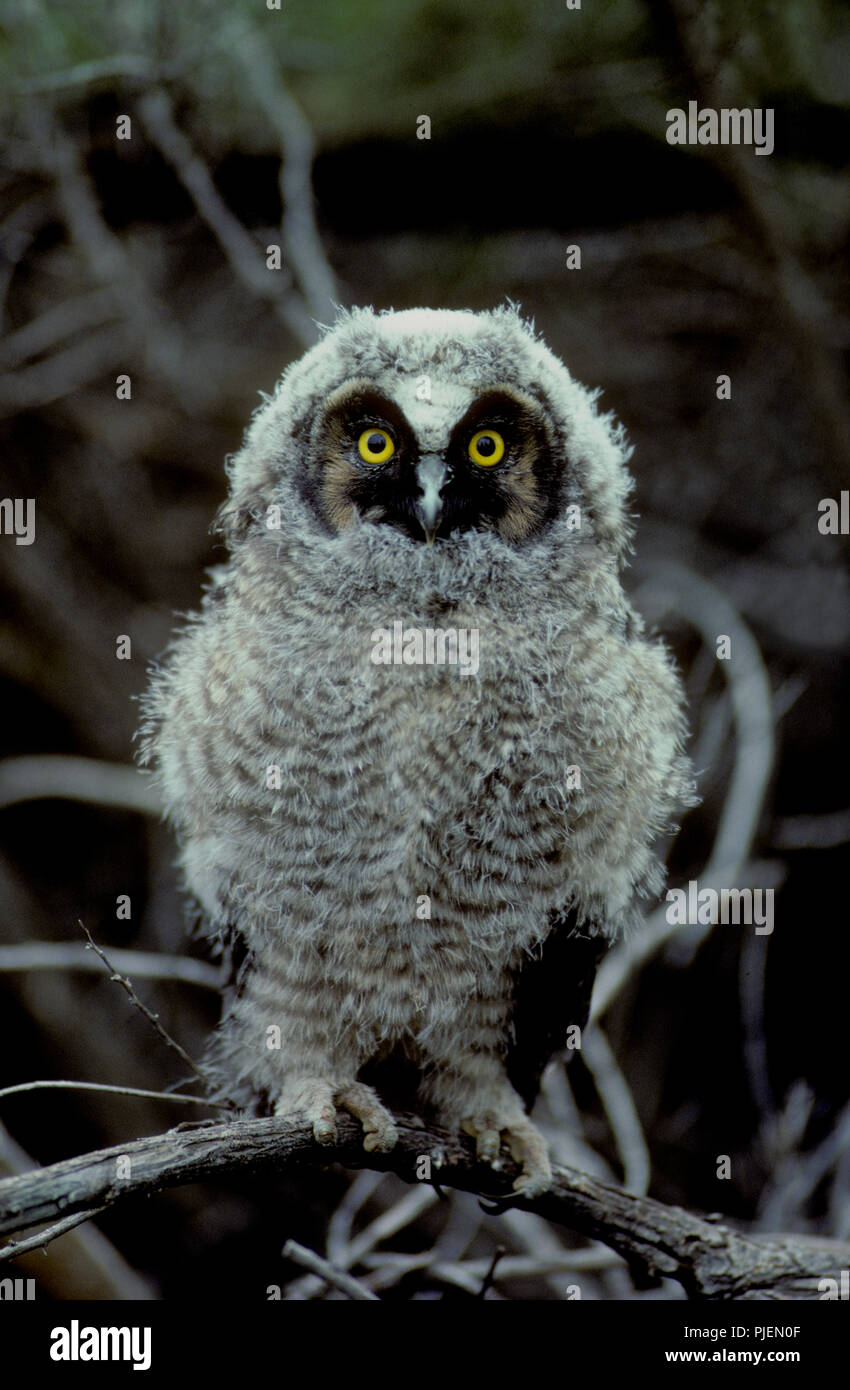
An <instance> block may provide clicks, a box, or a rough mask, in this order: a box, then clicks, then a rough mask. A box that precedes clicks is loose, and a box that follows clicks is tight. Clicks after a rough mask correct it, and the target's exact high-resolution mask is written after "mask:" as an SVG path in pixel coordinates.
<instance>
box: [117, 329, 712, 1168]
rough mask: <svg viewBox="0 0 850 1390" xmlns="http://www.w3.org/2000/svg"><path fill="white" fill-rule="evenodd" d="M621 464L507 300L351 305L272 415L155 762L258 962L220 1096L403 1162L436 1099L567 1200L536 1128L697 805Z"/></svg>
mask: <svg viewBox="0 0 850 1390" xmlns="http://www.w3.org/2000/svg"><path fill="white" fill-rule="evenodd" d="M626 458H627V449H626V446H625V442H624V438H623V435H622V432H621V430H620V429H619V428H618V427H617V426H616V425H615V424H614V423H613V422H612V420H611V419H610V418H609V417H606V416H604V415H601V414H600V413H599V412H598V411H597V409H596V406H595V396H594V394H592V393H590V392H588V391H587V390H585V388H584V387H582V386H581V385H579V384H578V383H577V382H576V381H574V380H573V378H572V377H571V376H570V374H569V372H568V371H567V369H566V368H565V367H564V366H563V365H562V364H561V363H560V362H559V361H558V360H557V359H556V358H555V357H554V356H553V355H552V353H551V352H550V351H549V350H548V349H547V348H546V347H545V345H544V344H543V343H542V342H541V341H540V339H539V338H538V337H536V336H535V333H534V331H533V329H532V328H531V327H530V326H529V325H527V324H526V323H524V322H523V320H522V319H521V318H520V317H519V315H518V314H517V313H516V311H515V310H514V309H513V308H500V309H497V310H495V311H493V312H490V313H480V314H476V313H468V312H454V311H451V312H449V311H434V310H426V309H417V310H410V311H405V312H403V313H391V312H387V313H374V312H373V311H372V310H370V309H355V310H353V311H351V312H349V313H343V314H341V316H340V317H339V319H338V321H337V322H336V324H335V325H334V326H333V328H332V329H331V330H329V331H328V332H327V333H326V334H325V336H324V337H323V339H322V340H321V342H320V343H319V344H318V345H317V346H316V347H314V348H312V349H311V350H310V351H309V352H308V353H306V355H305V356H304V357H302V358H301V359H300V360H299V361H297V362H295V363H294V364H293V365H292V366H290V367H289V368H288V370H287V371H285V372H284V374H283V377H282V378H281V380H280V382H279V384H278V386H277V389H276V391H275V393H274V396H273V397H272V398H270V399H267V400H266V401H265V403H264V405H263V406H262V407H261V408H260V409H259V411H258V412H257V414H256V416H255V418H254V420H253V423H252V424H251V426H250V428H249V430H248V432H247V435H246V439H245V443H244V447H243V448H242V450H241V452H240V453H239V454H238V455H237V456H236V457H235V458H234V459H233V460H232V462H231V463H230V466H229V477H230V495H229V498H228V500H227V502H226V504H225V506H224V508H223V510H222V513H221V518H220V525H221V529H222V531H223V533H224V535H225V537H226V539H227V543H228V546H229V551H230V558H229V560H228V562H227V563H226V564H225V565H224V566H222V567H221V569H220V570H218V571H217V572H216V573H215V575H214V577H213V583H212V585H211V587H210V589H209V591H208V593H207V595H206V599H205V603H204V606H203V609H202V611H201V613H200V614H199V615H198V616H197V617H196V618H194V619H193V620H192V621H191V622H190V624H189V625H188V627H187V628H186V629H185V630H184V631H183V632H182V633H181V634H180V635H179V636H178V637H177V638H176V640H175V641H174V643H173V645H172V647H171V648H170V650H169V653H168V655H167V658H166V660H165V662H164V665H163V668H162V669H161V670H160V671H158V672H157V673H156V674H155V677H154V680H153V684H152V688H151V692H150V694H149V696H148V706H147V715H148V722H147V728H146V734H145V751H144V757H145V759H146V760H147V761H148V762H150V763H152V764H153V765H155V767H156V770H157V775H158V777H159V781H160V784H161V787H162V792H163V795H164V798H165V803H166V806H167V809H168V812H169V814H170V816H171V818H172V820H173V822H174V824H175V826H176V828H177V832H178V837H179V842H180V846H181V859H182V866H183V870H184V873H185V879H186V884H187V886H188V889H189V890H190V892H191V894H192V895H193V896H194V898H195V899H196V900H197V902H198V903H199V904H200V905H201V908H202V909H203V914H204V918H205V921H206V926H207V930H208V932H209V934H210V935H211V936H214V937H215V936H218V937H221V938H224V939H227V938H229V939H231V940H233V941H236V942H237V943H238V945H239V946H240V948H241V952H240V953H241V955H242V964H241V967H240V970H239V972H238V976H237V978H236V981H235V990H234V992H233V997H232V998H231V999H230V1000H229V1002H228V1004H227V1007H226V1010H225V1017H224V1019H223V1022H222V1025H221V1027H220V1029H219V1031H218V1033H217V1035H216V1038H215V1040H214V1043H213V1046H212V1051H211V1055H210V1059H209V1064H210V1067H211V1068H212V1069H213V1070H214V1073H215V1075H216V1077H217V1079H218V1084H219V1087H220V1091H221V1093H222V1094H226V1095H228V1096H230V1097H233V1098H235V1099H236V1100H237V1101H238V1102H239V1103H240V1104H242V1105H244V1106H246V1107H248V1106H259V1107H262V1108H266V1109H270V1108H271V1109H275V1110H276V1111H277V1112H279V1113H291V1112H294V1111H300V1112H303V1113H304V1114H305V1115H306V1116H307V1118H308V1120H309V1122H310V1123H311V1124H312V1126H313V1130H314V1133H315V1136H316V1138H317V1139H318V1140H320V1141H322V1142H328V1143H331V1142H333V1141H334V1139H335V1137H336V1117H337V1112H338V1111H339V1110H340V1109H344V1110H347V1111H349V1112H350V1113H351V1114H353V1115H354V1116H356V1117H357V1118H358V1119H359V1120H360V1121H361V1122H362V1126H363V1130H364V1145H365V1147H366V1148H367V1149H388V1148H391V1147H392V1145H393V1144H394V1142H395V1140H396V1138H397V1133H396V1129H395V1126H394V1123H393V1119H392V1115H391V1113H390V1111H389V1109H388V1108H387V1105H386V1104H385V1101H386V1100H387V1098H388V1097H391V1096H395V1095H397V1094H399V1090H398V1087H399V1086H400V1084H401V1082H402V1081H403V1080H405V1079H406V1080H407V1081H411V1080H412V1082H413V1084H414V1085H415V1087H416V1096H417V1100H416V1104H417V1105H418V1106H419V1107H420V1108H421V1109H422V1110H423V1111H425V1112H426V1113H428V1114H429V1115H433V1116H435V1117H436V1118H438V1119H439V1120H441V1121H442V1122H443V1123H444V1124H446V1125H448V1126H450V1127H461V1128H462V1129H464V1130H465V1131H466V1132H467V1133H469V1134H471V1135H473V1136H475V1138H476V1141H477V1149H478V1153H479V1155H480V1156H481V1157H482V1158H483V1159H484V1160H486V1161H488V1162H490V1163H492V1164H493V1165H494V1166H498V1165H499V1163H500V1154H501V1152H502V1146H503V1144H504V1146H505V1147H506V1149H507V1150H508V1151H509V1152H510V1153H511V1154H512V1155H513V1157H514V1158H515V1159H516V1160H517V1161H518V1163H519V1164H520V1165H521V1174H520V1176H519V1178H518V1179H517V1181H516V1183H515V1187H516V1188H517V1189H518V1190H520V1191H522V1192H523V1193H525V1194H533V1193H536V1192H539V1191H541V1190H542V1189H544V1188H545V1187H546V1186H547V1185H548V1183H549V1182H550V1181H551V1172H550V1168H549V1161H548V1157H547V1151H546V1144H545V1142H544V1141H543V1139H542V1137H541V1135H540V1134H539V1132H538V1131H537V1129H536V1128H535V1127H534V1125H533V1124H532V1123H531V1121H530V1119H529V1118H528V1114H527V1109H528V1108H529V1107H530V1105H531V1103H532V1102H533V1100H534V1097H535V1095H536V1093H537V1090H538V1087H539V1082H540V1076H541V1073H542V1070H543V1067H544V1066H545V1064H546V1062H547V1061H548V1059H549V1058H550V1056H551V1055H552V1053H553V1052H554V1051H556V1050H558V1049H561V1048H563V1047H564V1045H565V1040H566V1030H567V1028H568V1027H569V1026H570V1025H571V1024H578V1025H579V1026H581V1025H583V1024H584V1022H585V1021H586V1016H587V1008H588V1001H589V994H590V988H591V985H592V982H593V976H594V973H595V968H596V964H597V961H598V959H599V956H600V955H601V953H602V952H603V950H604V949H605V947H606V945H607V944H608V943H610V941H611V940H612V939H615V938H617V937H619V936H621V935H622V934H623V933H624V932H626V931H628V930H629V929H630V927H631V926H632V925H633V924H635V923H636V922H637V921H639V919H640V902H641V899H646V898H651V897H653V896H654V895H656V894H657V893H658V891H659V889H660V887H661V884H662V879H663V873H662V869H661V865H660V864H659V862H658V860H657V859H656V857H655V856H654V854H653V851H652V843H653V841H654V840H655V839H656V837H657V836H658V835H659V833H660V832H662V831H664V830H665V829H668V828H669V821H670V817H671V815H672V814H674V812H675V810H676V808H677V807H678V806H682V805H683V804H687V803H688V802H689V800H690V799H691V795H690V781H689V769H688V765H687V762H686V760H685V758H684V756H683V754H682V745H683V739H684V734H685V726H684V721H683V714H682V691H681V688H680V683H679V679H678V677H677V675H676V673H675V670H674V668H673V666H672V664H671V661H670V659H669V658H668V656H667V654H666V652H665V650H664V648H663V647H662V645H661V644H660V643H659V642H658V641H655V640H648V639H647V638H645V637H644V636H643V635H642V624H641V621H640V619H639V618H638V616H637V615H636V614H635V613H634V611H633V610H632V608H631V606H630V604H629V602H628V600H627V598H626V596H625V594H624V593H623V590H622V588H621V585H620V580H619V570H620V565H621V562H622V560H623V556H624V552H625V551H626V549H627V547H628V543H629V523H628V521H627V517H626V513H625V506H626V503H627V499H628V496H629V492H630V488H631V483H630V479H629V476H628V474H627V471H626V467H625V460H626ZM429 632H430V634H431V636H430V638H429V635H428V634H429ZM453 635H454V636H453ZM473 653H474V659H473V656H472V654H473ZM453 655H454V656H455V657H456V658H457V659H455V660H452V656H453ZM393 1088H395V1089H393Z"/></svg>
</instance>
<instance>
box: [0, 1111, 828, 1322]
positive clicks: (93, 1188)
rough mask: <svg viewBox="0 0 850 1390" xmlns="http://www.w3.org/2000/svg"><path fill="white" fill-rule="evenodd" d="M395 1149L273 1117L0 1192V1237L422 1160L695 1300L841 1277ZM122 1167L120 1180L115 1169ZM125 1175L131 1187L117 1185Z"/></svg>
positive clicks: (643, 1214) (445, 1143)
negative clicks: (240, 1185)
mask: <svg viewBox="0 0 850 1390" xmlns="http://www.w3.org/2000/svg"><path fill="white" fill-rule="evenodd" d="M396 1118H397V1125H398V1129H399V1141H398V1144H397V1146H396V1148H395V1149H394V1150H393V1152H392V1153H390V1154H377V1153H367V1152H366V1151H365V1150H364V1149H363V1146H362V1132H361V1131H360V1128H359V1126H358V1125H357V1124H356V1123H355V1121H354V1120H352V1119H350V1118H349V1117H347V1116H343V1117H341V1119H340V1125H339V1139H338V1141H337V1143H336V1144H334V1145H328V1146H323V1145H319V1144H317V1143H316V1141H315V1139H314V1138H313V1133H312V1129H311V1128H310V1127H309V1126H308V1125H305V1124H303V1123H301V1122H300V1121H299V1120H297V1119H295V1118H284V1117H277V1116H276V1117H272V1118H263V1119H243V1120H239V1121H230V1122H218V1121H210V1122H202V1123H201V1124H200V1125H190V1126H182V1127H178V1128H177V1129H174V1130H169V1131H168V1132H167V1133H165V1134H160V1135H154V1136H152V1137H150V1138H147V1139H138V1140H135V1141H133V1142H131V1143H128V1144H125V1145H123V1146H121V1147H119V1148H111V1149H101V1150H99V1151H97V1152H95V1153H90V1154H83V1155H81V1156H80V1157H78V1158H71V1159H66V1160H64V1161H63V1162H61V1163H55V1164H52V1165H51V1166H50V1167H49V1168H44V1169H41V1170H40V1171H38V1172H35V1173H24V1174H22V1175H21V1176H19V1177H13V1178H7V1179H5V1180H4V1181H2V1182H0V1234H12V1233H14V1232H17V1231H22V1230H27V1229H29V1228H31V1227H33V1226H36V1225H39V1224H41V1223H42V1222H52V1221H55V1220H56V1219H57V1218H64V1217H66V1216H71V1215H73V1214H74V1213H75V1212H88V1211H91V1210H92V1209H93V1208H95V1207H100V1206H109V1205H112V1204H113V1203H114V1202H117V1201H119V1200H120V1199H121V1197H123V1196H130V1195H136V1196H140V1195H145V1194H149V1193H153V1192H158V1191H161V1190H162V1189H163V1188H167V1187H174V1186H179V1185H180V1184H183V1183H191V1182H200V1181H203V1180H205V1179H208V1178H212V1177H222V1176H224V1175H232V1174H235V1173H241V1174H243V1175H246V1176H247V1175H248V1174H255V1173H260V1172H263V1171H266V1172H273V1173H274V1174H276V1175H278V1176H279V1174H280V1173H281V1172H282V1171H285V1170H287V1171H290V1172H297V1171H298V1170H299V1169H302V1170H303V1169H305V1168H309V1169H315V1168H316V1166H317V1165H325V1164H328V1163H344V1164H346V1165H348V1166H349V1167H369V1168H376V1169H379V1170H383V1171H392V1172H395V1173H397V1174H398V1175H399V1176H400V1177H402V1178H403V1179H405V1181H408V1182H416V1181H417V1176H416V1172H417V1164H418V1163H419V1162H421V1159H422V1158H423V1156H429V1157H430V1158H431V1162H432V1165H434V1164H437V1163H439V1180H440V1183H441V1185H443V1186H446V1187H453V1188H460V1189H461V1190H464V1191H471V1192H477V1193H479V1194H482V1193H486V1194H487V1195H488V1196H489V1197H491V1198H494V1199H495V1200H497V1201H498V1200H500V1199H505V1200H507V1201H509V1202H512V1203H515V1204H516V1205H517V1206H519V1207H521V1208H522V1209H524V1210H526V1211H534V1212H536V1213H538V1214H539V1215H540V1216H542V1217H544V1218H546V1219H547V1220H549V1221H554V1222H557V1223H559V1224H561V1225H565V1226H568V1227H569V1228H570V1229H572V1230H576V1231H580V1232H582V1233H583V1234H585V1235H589V1236H592V1237H594V1238H597V1239H599V1240H601V1241H603V1242H604V1243H605V1244H606V1245H608V1246H610V1248H611V1249H613V1250H616V1251H617V1253H618V1254H620V1255H622V1256H623V1258H624V1259H627V1260H629V1261H631V1262H633V1263H638V1264H641V1265H642V1266H644V1267H645V1268H646V1269H648V1270H649V1271H650V1272H651V1273H652V1274H654V1275H656V1276H658V1277H670V1278H673V1279H676V1280H678V1281H679V1283H680V1284H682V1286H683V1287H684V1289H685V1290H686V1292H687V1293H688V1294H689V1295H690V1296H691V1297H695V1298H706V1299H732V1298H752V1297H780V1296H781V1297H789V1298H795V1297H796V1298H805V1297H809V1298H814V1297H817V1294H818V1280H819V1279H821V1278H823V1277H826V1276H829V1277H832V1278H838V1277H839V1271H840V1269H841V1268H842V1267H845V1268H846V1266H847V1264H848V1261H850V1247H847V1246H845V1245H841V1244H839V1243H838V1242H828V1243H825V1242H822V1241H821V1242H817V1243H815V1242H810V1241H806V1240H804V1239H799V1238H796V1237H789V1236H776V1237H773V1238H770V1239H767V1238H764V1239H762V1238H759V1239H757V1240H754V1239H752V1238H751V1237H749V1236H746V1235H742V1234H740V1233H739V1232H737V1231H734V1230H733V1229H732V1228H731V1227H728V1226H724V1225H721V1224H719V1223H714V1222H712V1221H706V1220H704V1219H703V1218H701V1217H698V1216H693V1215H691V1214H690V1213H689V1212H686V1211H683V1210H682V1209H681V1208H679V1207H668V1206H665V1205H663V1204H662V1203H661V1202H656V1201H653V1200H652V1199H650V1198H648V1197H635V1196H631V1195H630V1194H628V1193H626V1192H623V1191H622V1189H620V1188H617V1187H613V1186H612V1185H610V1184H608V1183H601V1182H598V1181H597V1180H596V1179H594V1178H590V1177H588V1176H587V1175H586V1174H584V1173H579V1172H577V1171H576V1170H575V1169H569V1168H561V1167H558V1168H556V1169H555V1178H554V1183H553V1186H552V1188H551V1190H550V1191H549V1192H546V1193H544V1194H543V1195H541V1196H540V1197H537V1198H535V1199H534V1200H532V1201H526V1200H523V1199H522V1198H517V1197H516V1196H515V1194H513V1193H512V1191H511V1188H510V1184H511V1182H512V1181H513V1179H514V1178H515V1177H516V1176H517V1173H518V1169H517V1168H516V1166H515V1165H514V1164H513V1163H510V1162H506V1164H505V1171H504V1172H500V1173H495V1172H493V1170H491V1169H490V1168H488V1167H487V1166H486V1165H484V1164H481V1163H480V1162H479V1161H478V1160H477V1159H476V1157H475V1151H474V1145H473V1144H472V1142H471V1141H470V1140H469V1139H467V1138H466V1137H465V1136H460V1135H453V1134H449V1133H446V1132H445V1131H443V1130H438V1129H435V1128H430V1127H429V1128H424V1127H423V1126H422V1125H421V1122H419V1121H416V1120H415V1117H412V1116H398V1117H396ZM119 1158H120V1159H122V1160H124V1163H123V1164H122V1167H121V1169H120V1170H119V1168H118V1165H117V1160H118V1159H119ZM119 1171H120V1172H126V1173H128V1174H129V1176H120V1177H119V1176H118V1173H119Z"/></svg>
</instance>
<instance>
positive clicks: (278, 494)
mask: <svg viewBox="0 0 850 1390" xmlns="http://www.w3.org/2000/svg"><path fill="white" fill-rule="evenodd" d="M597 394H598V393H594V392H592V391H589V390H587V389H586V388H585V387H584V386H582V385H581V384H580V383H579V382H577V381H575V380H574V379H573V377H572V376H571V375H570V373H569V372H568V370H567V369H566V367H565V366H564V365H563V363H561V362H560V361H559V360H558V359H557V358H556V357H555V356H554V355H553V353H551V352H550V350H549V349H548V348H547V347H546V345H545V344H544V343H543V342H542V341H541V340H540V338H539V337H538V336H537V335H536V333H535V332H534V329H533V327H532V326H531V325H529V324H528V323H526V322H525V321H524V320H523V319H522V318H521V317H520V315H519V313H518V312H517V311H516V310H515V309H514V308H513V307H511V306H506V307H502V308H498V309H494V310H491V311H488V312H484V313H471V312H468V311H465V310H432V309H408V310H403V311H401V312H399V313H396V312H393V311H389V310H387V311H383V312H380V313H375V312H374V311H373V310H372V309H352V310H350V311H344V312H341V313H340V316H339V318H338V320H337V322H336V323H335V324H334V325H333V327H332V328H330V329H329V330H327V332H326V333H325V336H324V337H323V338H322V340H321V341H320V342H319V343H318V344H317V345H316V346H315V347H314V348H311V349H310V351H309V352H307V353H305V355H304V356H303V357H302V358H300V359H299V360H298V361H297V362H294V363H293V364H292V365H291V366H290V367H289V368H288V369H287V370H286V372H284V374H283V376H282V378H281V380H280V382H279V383H278V386H277V388H276V390H275V393H274V396H273V397H271V398H269V399H267V400H266V403H265V405H264V406H263V407H261V408H260V410H259V411H258V412H257V414H256V417H255V419H254V422H253V424H252V425H251V428H250V430H249V432H248V435H247V437H246V440H245V446H244V448H243V449H242V450H241V452H240V453H239V454H238V455H237V456H236V457H235V458H234V460H233V461H232V463H231V465H230V468H229V472H230V478H231V495H230V497H229V499H228V501H227V503H226V504H225V506H224V508H223V510H222V513H221V519H220V526H221V529H222V530H223V531H224V533H225V535H226V536H227V538H228V541H229V542H230V544H231V547H232V548H233V547H236V546H238V545H239V544H240V543H241V542H242V541H243V540H248V541H250V542H251V543H257V544H262V543H263V542H265V543H268V542H269V541H271V542H272V543H273V545H279V544H283V545H286V546H287V547H289V548H291V547H293V546H296V547H301V548H303V551H304V555H305V562H307V563H309V562H310V561H311V560H315V561H316V563H321V564H323V565H324V564H329V565H332V566H334V568H335V569H336V570H337V572H338V573H339V574H340V576H342V575H343V572H345V573H346V576H347V579H348V580H349V581H350V582H352V583H356V582H357V574H358V572H359V573H361V574H362V573H363V572H364V566H365V567H367V568H369V569H370V574H371V568H370V567H371V565H372V561H373V559H375V562H376V563H377V559H376V557H378V556H385V557H388V556H389V555H390V554H391V555H392V556H393V559H394V561H395V571H396V572H397V575H398V577H399V578H401V576H403V575H404V574H409V575H410V576H411V578H412V579H415V580H416V582H418V579H419V577H420V576H421V577H422V579H423V582H425V581H426V580H427V579H428V577H429V576H432V575H434V574H436V572H437V570H439V571H440V573H441V574H442V575H444V576H448V574H449V571H450V569H451V567H452V566H454V567H455V568H456V569H457V570H458V573H460V571H461V570H462V571H463V573H464V575H465V576H468V575H469V573H470V566H472V568H473V571H474V570H475V567H476V566H478V567H479V568H480V565H481V564H482V563H483V564H486V567H487V569H488V572H489V573H490V574H491V575H497V574H498V573H499V572H501V571H502V570H504V572H505V573H507V572H508V571H510V570H511V569H513V570H514V571H515V572H516V565H517V563H519V561H520V559H521V557H524V556H530V554H531V552H532V550H533V551H534V553H535V555H536V556H537V560H536V563H537V564H538V565H540V564H542V565H543V566H544V568H545V570H546V571H547V572H548V573H553V572H554V571H555V570H558V569H561V568H565V569H566V570H569V569H570V568H571V567H572V565H573V561H572V559H571V556H572V555H573V554H574V553H575V551H576V549H577V548H581V550H582V552H583V554H585V556H586V555H587V553H588V549H590V550H592V551H593V552H594V553H595V554H596V555H597V558H598V559H599V561H600V562H602V563H605V564H611V565H612V566H613V567H614V568H616V567H617V565H618V563H619V562H620V561H621V560H622V558H623V555H624V553H625V551H626V550H627V549H628V545H629V536H630V523H629V519H628V517H627V514H626V509H625V504H626V501H627V499H628V496H629V493H630V491H631V486H632V484H631V479H630V477H629V475H628V472H627V470H626V467H625V463H626V459H627V458H628V452H629V451H628V447H627V445H626V442H625V438H624V436H623V433H622V430H621V429H620V427H619V426H618V425H617V424H616V422H615V421H614V420H613V419H612V418H611V417H610V416H606V415H603V414H601V413H600V412H599V411H598V410H597V409H596V395H597ZM270 507H272V508H274V509H275V511H276V513H278V514H279V515H280V517H281V519H282V520H281V526H282V530H281V531H280V532H276V533H272V534H271V535H270V534H269V533H268V531H267V530H266V522H265V514H266V513H267V511H268V509H269V508H270ZM577 518H578V521H577ZM473 557H474V563H473Z"/></svg>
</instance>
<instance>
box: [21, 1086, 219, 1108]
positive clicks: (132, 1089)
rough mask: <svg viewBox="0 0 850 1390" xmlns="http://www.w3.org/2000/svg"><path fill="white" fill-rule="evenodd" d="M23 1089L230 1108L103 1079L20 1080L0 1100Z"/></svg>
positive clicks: (193, 1097) (202, 1097)
mask: <svg viewBox="0 0 850 1390" xmlns="http://www.w3.org/2000/svg"><path fill="white" fill-rule="evenodd" d="M24 1091H110V1092H111V1093H112V1094H113V1095H116V1096H142V1097H143V1098H145V1099H147V1100H171V1101H176V1102H182V1103H183V1104H184V1105H206V1106H209V1107H210V1108H211V1109H213V1110H230V1109H232V1106H230V1105H227V1104H226V1103H224V1102H220V1101H212V1100H207V1099H206V1097H205V1096H182V1095H180V1096H178V1095H176V1094H175V1093H174V1092H172V1091H144V1090H142V1089H140V1088H139V1087H138V1086H110V1085H108V1084H107V1083H106V1082H103V1081H21V1082H19V1083H18V1084H17V1085H16V1086H4V1087H3V1089H2V1090H0V1100H5V1098H6V1096H17V1095H21V1094H22V1093H23V1092H24Z"/></svg>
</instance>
